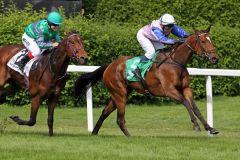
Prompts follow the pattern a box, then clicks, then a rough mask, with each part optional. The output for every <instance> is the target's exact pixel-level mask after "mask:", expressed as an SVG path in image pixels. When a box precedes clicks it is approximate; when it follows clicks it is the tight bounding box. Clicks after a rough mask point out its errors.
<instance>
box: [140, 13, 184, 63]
mask: <svg viewBox="0 0 240 160" xmlns="http://www.w3.org/2000/svg"><path fill="white" fill-rule="evenodd" d="M170 33H172V34H174V35H175V36H177V37H179V38H186V37H187V36H188V35H189V34H188V33H187V32H185V31H184V30H183V29H182V28H180V27H179V26H177V25H176V22H175V19H174V17H173V16H172V15H170V14H168V13H166V14H164V15H162V16H161V17H160V19H158V20H154V21H152V23H151V24H148V25H146V26H144V27H143V28H141V29H140V30H139V31H138V33H137V40H138V42H139V43H140V45H141V46H142V48H143V50H144V51H145V55H144V56H141V58H140V59H141V60H140V62H143V61H147V60H150V59H152V58H153V56H154V54H155V52H156V50H157V49H163V48H164V47H165V45H172V44H175V43H176V42H178V41H179V40H174V39H171V38H169V35H170Z"/></svg>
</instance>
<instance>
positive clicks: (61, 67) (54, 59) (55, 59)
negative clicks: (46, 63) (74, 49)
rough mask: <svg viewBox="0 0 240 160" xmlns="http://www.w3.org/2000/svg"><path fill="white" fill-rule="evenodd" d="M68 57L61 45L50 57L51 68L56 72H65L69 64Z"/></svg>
mask: <svg viewBox="0 0 240 160" xmlns="http://www.w3.org/2000/svg"><path fill="white" fill-rule="evenodd" d="M68 62H69V60H68V57H67V55H66V52H65V51H64V50H63V48H61V46H59V47H58V48H57V49H56V50H55V51H54V52H53V53H52V55H51V57H50V66H51V70H52V71H53V72H54V73H55V74H61V73H62V72H65V71H66V69H67V66H68Z"/></svg>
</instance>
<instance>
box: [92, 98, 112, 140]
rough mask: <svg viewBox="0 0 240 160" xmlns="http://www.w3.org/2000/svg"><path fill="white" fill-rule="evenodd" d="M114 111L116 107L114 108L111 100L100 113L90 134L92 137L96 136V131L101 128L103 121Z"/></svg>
mask: <svg viewBox="0 0 240 160" xmlns="http://www.w3.org/2000/svg"><path fill="white" fill-rule="evenodd" d="M115 109H116V107H115V106H114V104H113V100H112V99H111V100H110V101H109V102H108V104H107V106H106V107H105V108H104V109H103V111H102V114H101V116H100V117H99V119H98V121H97V123H96V125H95V127H94V129H93V131H92V134H93V135H97V134H98V131H99V129H100V127H101V126H102V124H103V121H104V120H105V119H106V118H107V117H108V116H109V115H110V114H111V113H112V112H113V111H114V110H115Z"/></svg>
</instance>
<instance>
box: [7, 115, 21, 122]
mask: <svg viewBox="0 0 240 160" xmlns="http://www.w3.org/2000/svg"><path fill="white" fill-rule="evenodd" d="M9 118H11V119H12V120H13V121H14V122H17V121H18V120H19V117H18V116H10V117H9Z"/></svg>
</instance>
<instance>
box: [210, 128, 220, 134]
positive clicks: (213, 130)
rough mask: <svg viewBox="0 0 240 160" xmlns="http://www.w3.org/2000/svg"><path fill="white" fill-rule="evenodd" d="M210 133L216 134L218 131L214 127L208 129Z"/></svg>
mask: <svg viewBox="0 0 240 160" xmlns="http://www.w3.org/2000/svg"><path fill="white" fill-rule="evenodd" d="M209 132H210V134H218V133H219V132H218V131H217V130H216V129H215V128H211V129H210V130H209Z"/></svg>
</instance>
